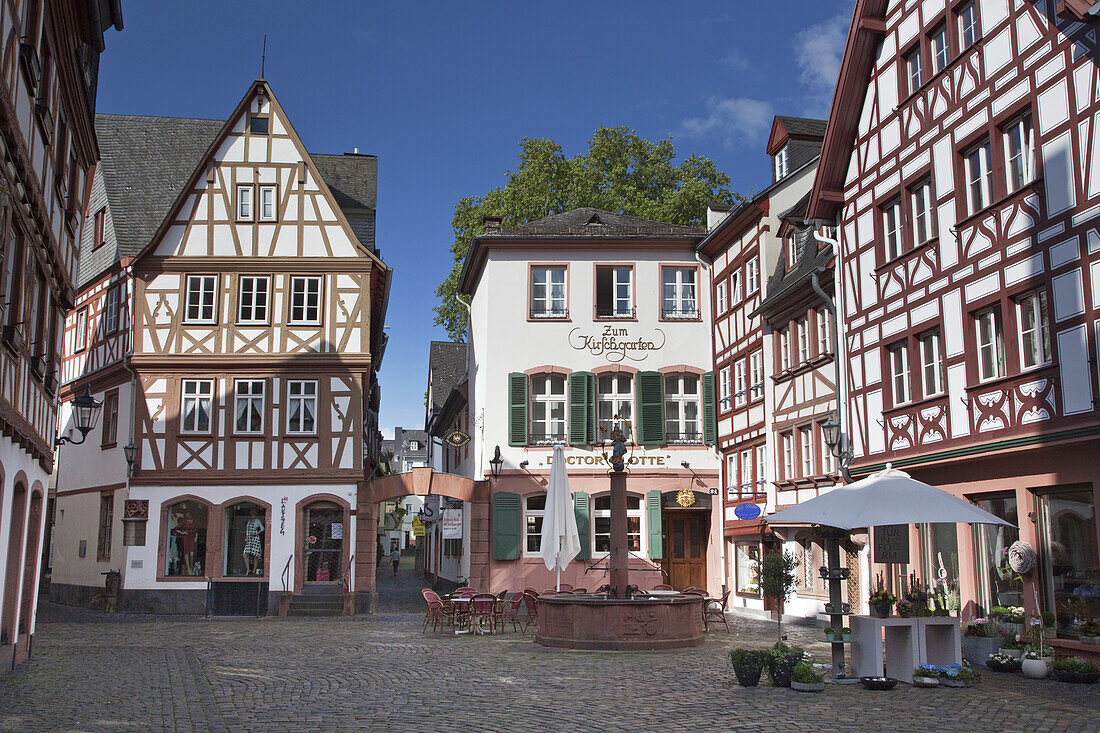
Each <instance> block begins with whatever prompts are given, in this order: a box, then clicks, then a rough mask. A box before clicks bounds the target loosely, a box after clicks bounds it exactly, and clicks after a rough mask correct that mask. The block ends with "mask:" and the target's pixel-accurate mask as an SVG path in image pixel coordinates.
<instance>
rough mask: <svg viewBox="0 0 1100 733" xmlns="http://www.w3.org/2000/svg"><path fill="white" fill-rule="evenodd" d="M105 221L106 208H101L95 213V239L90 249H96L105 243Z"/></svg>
mask: <svg viewBox="0 0 1100 733" xmlns="http://www.w3.org/2000/svg"><path fill="white" fill-rule="evenodd" d="M106 221H107V207H103V208H101V209H100V210H99V211H97V212H96V213H95V238H94V240H93V241H92V249H98V248H99V247H101V246H103V243H104V242H105V241H106V236H105V229H106Z"/></svg>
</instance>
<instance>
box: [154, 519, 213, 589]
mask: <svg viewBox="0 0 1100 733" xmlns="http://www.w3.org/2000/svg"><path fill="white" fill-rule="evenodd" d="M166 514H167V520H168V531H167V532H166V533H165V535H166V537H165V542H166V543H167V545H168V546H167V547H166V548H165V552H164V574H165V575H167V576H169V577H172V576H196V575H203V574H204V570H205V567H206V524H207V516H208V514H209V512H208V510H207V508H206V506H204V505H202V504H199V503H198V502H196V501H181V502H178V503H176V504H172V505H170V506H169V507H168V508H167V509H166Z"/></svg>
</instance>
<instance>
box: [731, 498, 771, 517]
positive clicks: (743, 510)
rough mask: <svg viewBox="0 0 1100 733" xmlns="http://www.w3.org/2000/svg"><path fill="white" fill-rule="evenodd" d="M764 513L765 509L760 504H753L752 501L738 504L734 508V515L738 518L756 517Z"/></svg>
mask: <svg viewBox="0 0 1100 733" xmlns="http://www.w3.org/2000/svg"><path fill="white" fill-rule="evenodd" d="M763 513H764V510H763V509H761V508H760V505H759V504H753V503H752V502H745V503H743V504H738V505H737V506H735V507H734V508H733V516H735V517H737V518H738V519H744V520H750V519H756V518H757V517H759V516H760V515H761V514H763Z"/></svg>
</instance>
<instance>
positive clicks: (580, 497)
mask: <svg viewBox="0 0 1100 733" xmlns="http://www.w3.org/2000/svg"><path fill="white" fill-rule="evenodd" d="M573 512H574V514H576V515H577V534H579V535H580V538H581V551H580V552H578V553H577V559H578V560H587V559H589V558H590V557H592V550H591V546H590V542H589V533H590V530H589V524H588V522H589V520H588V517H589V512H588V494H586V493H584V492H583V491H574V492H573Z"/></svg>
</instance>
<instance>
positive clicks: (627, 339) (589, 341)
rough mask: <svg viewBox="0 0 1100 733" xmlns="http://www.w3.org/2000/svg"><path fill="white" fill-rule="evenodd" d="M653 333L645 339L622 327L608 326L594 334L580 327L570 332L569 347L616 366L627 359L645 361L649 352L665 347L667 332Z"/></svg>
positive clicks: (657, 330) (659, 330) (657, 331)
mask: <svg viewBox="0 0 1100 733" xmlns="http://www.w3.org/2000/svg"><path fill="white" fill-rule="evenodd" d="M653 331H654V332H655V335H654V336H652V337H650V338H644V337H642V336H638V335H637V334H634V333H631V332H630V329H629V328H623V327H622V326H612V325H610V324H608V325H606V326H604V327H603V331H601V332H599V333H594V334H593V333H583V332H582V331H581V329H580V328H579V327H578V328H574V329H573V330H572V331H570V332H569V346H570V347H572V348H573V349H575V350H577V351H587V352H589V353H590V354H592V355H593V356H603V357H606V358H607V360H608V361H610V362H614V363H616V364H617V363H619V362H621V361H623V360H625V359H629V360H630V361H644V360H645V358H646V357H647V356H649V352H651V351H659V350H661V349H662V348H664V345H665V332H664V331H662V330H661V329H659V328H655V329H653Z"/></svg>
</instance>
